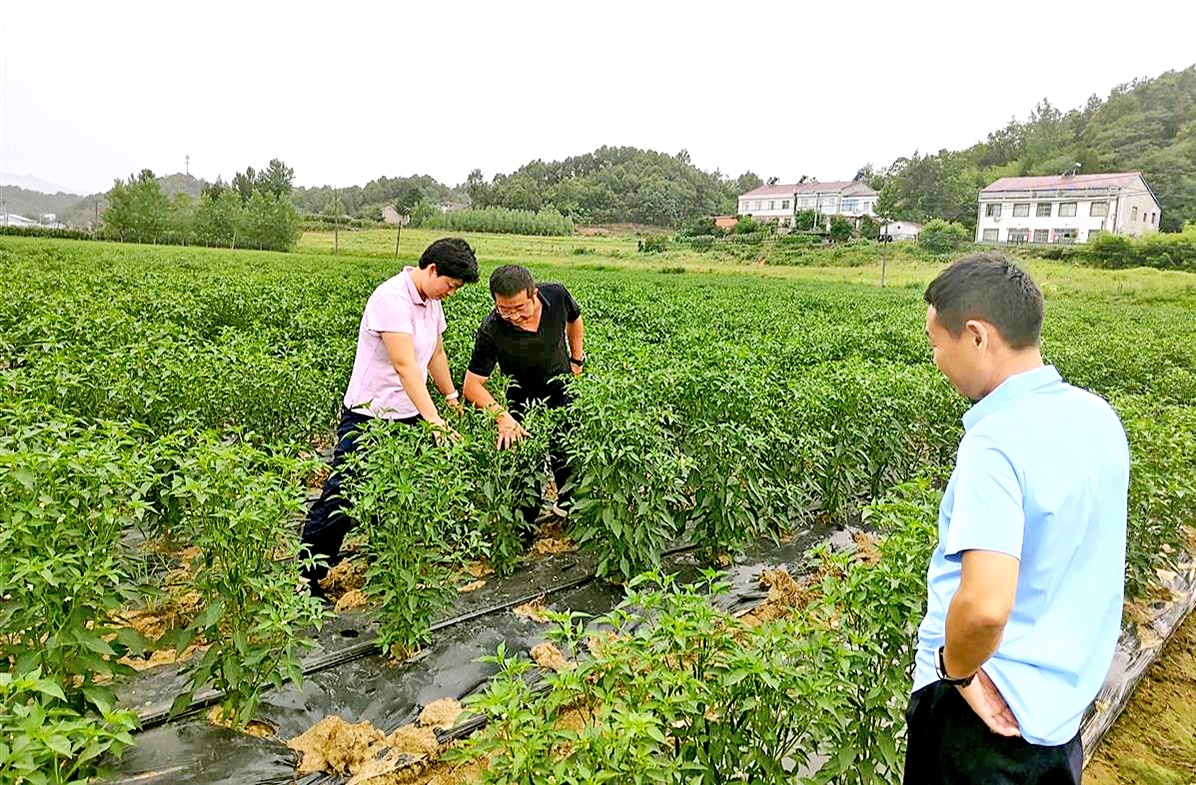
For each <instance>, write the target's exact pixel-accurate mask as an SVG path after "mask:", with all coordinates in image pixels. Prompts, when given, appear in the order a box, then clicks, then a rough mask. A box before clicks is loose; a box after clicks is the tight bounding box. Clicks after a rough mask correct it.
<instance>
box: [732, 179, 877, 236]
mask: <svg viewBox="0 0 1196 785" xmlns="http://www.w3.org/2000/svg"><path fill="white" fill-rule="evenodd" d="M877 196H878V194H877V192H876V191H874V190H873V189H872V188H869V187H868V186H867V185H865V184H864V183H861V182H859V181H856V180H851V181H836V182H830V183H819V182H805V183H788V184H785V185H762V186H760V187H759V188H756V189H755V190H752V191H748V192H747V193H745V194H740V196H739V214H740V215H750V216H751V217H752V218H755V219H756V220H758V221H776V222H777V223H778V224H780V225H781V226H793V220H794V215H795V214H796V213H797V212H799V211H801V210H813V211H814V212H816V213H818V215H819V217H820V219H821V220H827V219H829V218H830V217H831V216H835V215H838V216H842V217H844V218H849V219H852V218H860V217H862V216H865V215H867V216H871V215H873V208H875V207H876V199H877Z"/></svg>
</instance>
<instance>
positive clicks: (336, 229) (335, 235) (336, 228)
mask: <svg viewBox="0 0 1196 785" xmlns="http://www.w3.org/2000/svg"><path fill="white" fill-rule="evenodd" d="M340 196H341V192H340V189H339V188H333V189H332V253H333V254H334V255H336V256H340V255H341V214H340V207H339V205H340Z"/></svg>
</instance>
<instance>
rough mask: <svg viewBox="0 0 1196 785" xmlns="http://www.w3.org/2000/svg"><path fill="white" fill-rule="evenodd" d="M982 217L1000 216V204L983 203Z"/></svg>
mask: <svg viewBox="0 0 1196 785" xmlns="http://www.w3.org/2000/svg"><path fill="white" fill-rule="evenodd" d="M984 217H986V218H1000V217H1001V205H999V204H986V205H984Z"/></svg>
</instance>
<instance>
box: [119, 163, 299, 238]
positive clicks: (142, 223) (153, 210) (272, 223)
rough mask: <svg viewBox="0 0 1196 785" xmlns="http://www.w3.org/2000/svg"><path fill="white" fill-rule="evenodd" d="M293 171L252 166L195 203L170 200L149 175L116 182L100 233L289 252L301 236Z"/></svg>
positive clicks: (178, 197)
mask: <svg viewBox="0 0 1196 785" xmlns="http://www.w3.org/2000/svg"><path fill="white" fill-rule="evenodd" d="M294 177H295V172H294V170H293V169H292V168H291V167H289V166H287V165H286V164H284V163H283V162H282V161H280V160H279V159H277V158H275V159H273V160H271V161H270V163H269V164H268V165H267V166H266V168H265V169H263V170H261V171H255V170H254V168H253V167H252V166H250V167H248V168H246V170H245V171H244V172H237V173H236V174H235V175H234V176H233V179H232V181H231V182H229V183H225V182H224V181H223V180H222V179H220V178H217V179H216V181H215V182H213V183H205V184H204V186H203V191H202V192H201V193H200V195H199V198H198V199H196V198H194V197H192V196H190V195H188V194H186V193H179V194H175V195H174V196H173V197H167V196H166V194H165V193H164V192H163V191H162V185H161V183H160V182H159V180H158V178H157V177H155V176H154V173H153V172H152V171H150V170H149V169H142V170H141V171H140V172H139V173H137V174H134V175H130V176H129V179H128V180H120V179H118V180H116V182H115V183H114V184H113V186H112V189H111V190H110V191H109V192H108V194H107V196H108V208H107V209H106V210H105V211H104V213H103V215H102V216H101V225H100V227H99V231H100V232H101V233H102V234H103V235H105V236H106V237H109V238H112V239H117V240H122V241H133V242H139V243H171V244H195V245H212V246H224V247H229V248H257V249H261V250H271V251H287V250H290V249H291V248H292V247H294V245H295V243H296V242H298V240H299V235H300V234H302V228H301V225H300V220H299V212H298V210H296V208H295V205H294V204H293V203H292V201H291V190H292V185H291V184H292V182H293V181H294Z"/></svg>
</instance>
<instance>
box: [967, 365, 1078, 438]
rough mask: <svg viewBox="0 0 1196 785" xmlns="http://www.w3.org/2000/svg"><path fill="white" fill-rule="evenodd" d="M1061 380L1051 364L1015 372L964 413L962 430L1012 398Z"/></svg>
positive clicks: (968, 428) (969, 427) (969, 428)
mask: <svg viewBox="0 0 1196 785" xmlns="http://www.w3.org/2000/svg"><path fill="white" fill-rule="evenodd" d="M1061 380H1062V377H1061V376H1059V372H1058V371H1057V370H1055V366H1053V365H1044V366H1042V367H1041V368H1035V369H1033V370H1030V371H1022V372H1021V373H1015V374H1014V375H1013V376H1010V377H1009V378H1008V379H1006V380H1005V381H1003V382H1001V383H1000V384H998V385H997V388H996V389H995V390H993V391H992V392H990V393H989V394H988V395H986V396H984V397H983V398H981V399H980V400H979V401H977V402H976V403H975V404H974V405H973V406H972V408H971V409H968V410H967V411H966V412H965V413H964V415H963V427H964V430H971V429H972V426H974V425H975V424H976V423H978V422H980V421H981V420H983V419H984V418H985V417H987V416H988V415H990V414H992V413H993V412H995V411H997V410H998V409H1001V408H1002V407H1004V406H1005V404H1007V403H1009V402H1010V401H1012V400H1013V399H1015V398H1020V397H1021V396H1023V395H1026V394H1028V393H1031V392H1034V391H1035V390H1037V389H1039V388H1042V387H1046V386H1047V385H1050V384H1054V383H1056V382H1059V381H1061Z"/></svg>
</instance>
